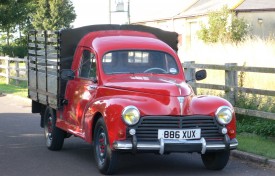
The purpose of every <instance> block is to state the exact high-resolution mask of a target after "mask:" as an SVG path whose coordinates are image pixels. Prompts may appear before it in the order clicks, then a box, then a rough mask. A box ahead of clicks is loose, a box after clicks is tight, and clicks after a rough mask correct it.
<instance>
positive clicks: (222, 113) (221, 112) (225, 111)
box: [215, 106, 233, 125]
mask: <svg viewBox="0 0 275 176" xmlns="http://www.w3.org/2000/svg"><path fill="white" fill-rule="evenodd" d="M232 113H233V111H232V109H231V108H230V107H228V106H221V107H219V108H218V109H217V111H216V113H215V115H216V119H217V121H218V122H219V123H220V124H221V125H227V124H229V123H230V122H231V120H232Z"/></svg>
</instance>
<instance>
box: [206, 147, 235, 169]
mask: <svg viewBox="0 0 275 176" xmlns="http://www.w3.org/2000/svg"><path fill="white" fill-rule="evenodd" d="M229 156H230V151H223V152H209V153H206V154H202V155H201V158H202V161H203V164H204V166H205V167H206V168H207V169H210V170H222V169H223V168H224V167H225V166H226V164H227V162H228V160H229Z"/></svg>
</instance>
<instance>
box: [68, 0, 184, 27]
mask: <svg viewBox="0 0 275 176" xmlns="http://www.w3.org/2000/svg"><path fill="white" fill-rule="evenodd" d="M71 1H72V3H73V5H74V7H75V12H76V14H77V18H76V20H75V22H74V23H73V26H74V27H81V26H85V25H92V24H109V23H110V14H111V23H115V24H123V23H126V22H127V21H128V18H127V12H113V11H115V7H116V6H115V2H118V1H123V0H71ZM109 1H110V2H111V3H110V4H111V13H109V12H110V11H109ZM187 1H189V0H187ZM124 2H125V4H126V5H125V10H126V11H127V3H128V0H124ZM129 2H130V21H131V22H137V21H144V20H148V19H157V18H164V17H169V16H171V17H172V16H173V15H176V14H178V13H179V12H180V11H181V6H182V7H183V5H184V3H186V1H184V0H129Z"/></svg>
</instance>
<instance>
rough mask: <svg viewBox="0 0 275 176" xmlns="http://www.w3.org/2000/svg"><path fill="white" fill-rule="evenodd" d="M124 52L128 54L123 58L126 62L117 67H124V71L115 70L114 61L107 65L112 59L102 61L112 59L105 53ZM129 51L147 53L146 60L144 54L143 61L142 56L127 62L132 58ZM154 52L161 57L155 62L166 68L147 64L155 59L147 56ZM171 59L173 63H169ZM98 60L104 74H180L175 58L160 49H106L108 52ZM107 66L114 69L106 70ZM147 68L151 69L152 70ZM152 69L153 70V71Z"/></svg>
mask: <svg viewBox="0 0 275 176" xmlns="http://www.w3.org/2000/svg"><path fill="white" fill-rule="evenodd" d="M125 52H126V53H127V54H128V56H127V57H126V58H124V59H126V60H128V62H127V63H126V64H125V65H124V67H122V65H120V67H118V68H120V69H124V70H126V71H121V70H119V71H115V69H114V67H113V65H114V63H112V64H110V65H109V66H108V63H111V62H112V61H113V60H109V61H106V62H104V59H113V58H107V57H106V56H107V54H110V53H113V54H121V53H124V54H125ZM131 52H133V53H138V52H140V53H142V55H143V54H148V57H147V60H146V56H145V60H143V61H142V59H144V58H140V60H139V61H138V62H136V61H133V62H129V61H130V59H133V58H129V57H131V56H129V54H130V53H131ZM155 54H158V55H160V56H161V57H162V58H159V59H160V61H161V62H162V63H159V62H157V64H162V65H163V66H164V67H166V68H161V67H157V66H156V65H151V66H150V65H149V64H152V63H149V62H155V61H156V60H154V59H155V58H149V57H151V55H152V56H153V55H155ZM111 57H112V56H111ZM154 57H157V56H154ZM117 59H118V58H117ZM168 61H169V62H168ZM171 61H172V62H173V63H171ZM100 62H101V67H102V71H103V73H104V74H106V75H116V74H161V75H172V76H173V75H175V76H176V75H178V74H180V68H179V66H178V63H177V58H175V57H174V56H173V55H171V54H170V53H167V52H164V51H160V50H144V49H125V50H111V51H108V52H106V53H104V54H103V55H102V58H101V59H100ZM116 62H120V64H121V63H123V61H119V60H118V61H116ZM164 62H165V63H164ZM135 64H136V65H135ZM169 65H173V67H170V68H168V67H169ZM129 66H131V68H129V70H127V69H128V67H129ZM139 66H142V68H140V67H139ZM107 67H109V69H114V70H113V71H107ZM146 67H147V69H146V70H148V71H147V72H144V71H146V70H144V69H145V68H146ZM125 68H126V69H125ZM132 69H136V70H134V71H133V70H132ZM138 69H140V71H137V70H138ZM142 69H143V71H141V70H142ZM149 69H152V72H151V70H149ZM153 70H154V72H153ZM161 70H163V71H161Z"/></svg>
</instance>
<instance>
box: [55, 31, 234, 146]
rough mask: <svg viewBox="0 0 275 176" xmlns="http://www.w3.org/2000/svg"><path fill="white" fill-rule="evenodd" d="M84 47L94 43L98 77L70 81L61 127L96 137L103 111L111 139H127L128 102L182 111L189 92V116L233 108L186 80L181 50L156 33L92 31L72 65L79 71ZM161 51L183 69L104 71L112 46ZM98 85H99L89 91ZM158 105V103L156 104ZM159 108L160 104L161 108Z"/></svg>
mask: <svg viewBox="0 0 275 176" xmlns="http://www.w3.org/2000/svg"><path fill="white" fill-rule="evenodd" d="M83 47H85V48H89V49H90V50H91V51H93V52H94V53H95V55H96V59H97V70H98V72H97V80H98V83H96V84H95V83H93V82H92V81H91V80H83V79H80V78H78V72H77V71H76V78H75V79H74V80H71V81H69V82H68V84H67V88H66V93H65V98H66V99H68V102H69V104H68V105H67V106H65V108H64V109H63V110H62V111H59V112H58V119H57V124H56V125H57V126H58V127H60V128H62V129H64V130H66V131H68V132H70V133H72V134H74V135H76V136H79V137H81V138H83V139H85V140H86V141H87V142H90V143H91V142H92V132H93V126H94V125H95V124H94V122H95V121H94V120H95V117H97V115H101V116H102V117H103V118H104V120H105V123H106V126H107V131H108V134H109V141H110V144H112V143H113V142H114V141H115V140H123V139H125V136H126V127H127V126H126V125H125V124H124V122H123V121H122V119H121V113H122V110H123V108H124V107H125V106H128V105H134V106H136V107H137V108H138V109H139V110H140V113H141V116H144V115H174V116H175V115H181V114H180V104H179V101H178V99H177V97H178V96H183V97H185V101H184V104H183V115H199V114H201V115H211V116H214V113H215V111H216V110H217V108H218V107H220V106H229V107H232V106H231V104H230V103H229V102H227V101H226V100H224V99H222V98H219V97H214V96H199V97H196V96H195V95H194V93H193V90H192V88H191V87H190V86H189V85H188V84H186V82H185V78H184V72H183V69H182V67H181V63H180V60H179V58H178V56H177V54H176V53H175V52H174V51H173V50H172V49H171V48H170V47H169V46H168V45H167V44H165V43H164V42H162V41H160V40H158V39H157V38H156V37H155V36H154V35H152V34H149V33H144V32H136V31H99V32H93V33H89V34H87V35H86V36H85V37H83V39H82V40H81V41H80V42H79V45H78V47H77V50H76V52H75V56H74V60H73V65H72V70H78V68H79V66H80V59H81V53H82V50H83ZM127 49H137V50H159V51H163V52H166V53H169V54H170V55H171V56H173V57H174V58H176V62H177V64H178V68H179V74H176V75H171V74H170V75H153V74H152V75H150V74H135V75H132V74H118V75H115V74H114V75H107V74H105V73H104V72H103V70H102V69H101V68H102V65H101V58H102V57H103V55H104V54H105V53H106V52H108V51H111V50H127ZM90 85H93V86H94V87H95V89H92V90H89V86H90ZM152 107H154V108H152ZM156 107H157V108H156ZM227 128H228V131H230V132H231V133H229V137H230V138H231V139H232V138H235V137H236V119H235V115H234V118H233V120H232V122H231V123H230V124H229V125H227Z"/></svg>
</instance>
